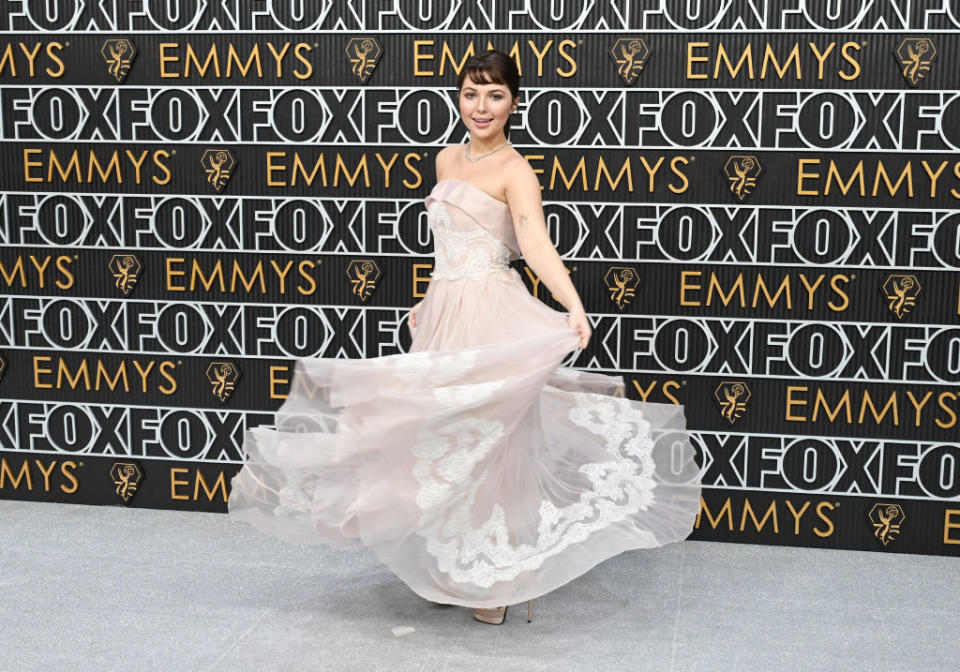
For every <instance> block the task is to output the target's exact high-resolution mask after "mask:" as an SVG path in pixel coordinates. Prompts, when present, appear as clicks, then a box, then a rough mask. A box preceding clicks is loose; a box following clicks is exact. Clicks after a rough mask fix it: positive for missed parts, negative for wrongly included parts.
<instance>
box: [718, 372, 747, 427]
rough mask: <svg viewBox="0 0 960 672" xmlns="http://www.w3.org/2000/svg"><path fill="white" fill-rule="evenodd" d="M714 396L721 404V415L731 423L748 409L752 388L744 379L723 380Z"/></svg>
mask: <svg viewBox="0 0 960 672" xmlns="http://www.w3.org/2000/svg"><path fill="white" fill-rule="evenodd" d="M713 396H714V398H715V399H716V400H717V403H718V404H720V415H722V416H723V417H725V418H726V419H727V422H729V423H730V424H731V425H732V424H733V423H734V422H736V421H737V419H738V418H740V416H741V415H743V412H744V411H745V410H747V402H748V401H750V388H749V387H747V384H746V383H744V382H742V381H739V380H738V381H734V382H728V381H723V382H721V383H720V384H719V385H717V389H715V390H714V391H713Z"/></svg>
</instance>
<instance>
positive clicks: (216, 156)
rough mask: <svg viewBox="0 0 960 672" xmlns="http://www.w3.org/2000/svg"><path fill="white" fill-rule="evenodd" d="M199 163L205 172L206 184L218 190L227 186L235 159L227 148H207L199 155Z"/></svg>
mask: <svg viewBox="0 0 960 672" xmlns="http://www.w3.org/2000/svg"><path fill="white" fill-rule="evenodd" d="M200 164H201V165H202V166H203V170H204V172H205V173H206V174H207V184H209V185H210V186H212V187H213V188H214V189H216V190H217V191H220V190H221V189H223V188H224V187H225V186H227V181H228V180H229V179H230V176H231V175H232V174H233V169H234V168H235V167H236V165H237V160H236V159H235V158H234V156H233V154H232V153H231V152H230V150H229V149H208V150H207V151H205V152H204V153H203V156H202V157H200Z"/></svg>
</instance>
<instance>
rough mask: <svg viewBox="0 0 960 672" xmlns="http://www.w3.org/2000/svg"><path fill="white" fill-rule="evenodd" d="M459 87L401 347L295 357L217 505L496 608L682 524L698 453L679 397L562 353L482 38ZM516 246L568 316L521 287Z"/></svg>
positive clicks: (533, 214)
mask: <svg viewBox="0 0 960 672" xmlns="http://www.w3.org/2000/svg"><path fill="white" fill-rule="evenodd" d="M457 88H458V95H459V106H460V115H461V119H462V121H463V123H464V125H465V126H466V128H467V129H468V131H469V141H468V142H467V143H465V144H464V145H454V146H451V147H446V148H444V149H443V150H442V151H441V152H440V153H439V154H438V155H437V157H436V166H435V167H436V173H437V177H438V178H439V179H438V181H437V183H436V185H435V186H434V188H433V190H432V191H431V192H430V194H429V195H428V196H427V198H426V199H425V204H426V208H427V213H428V214H427V218H428V222H429V224H430V228H431V231H432V232H433V236H434V247H435V257H436V260H435V261H436V263H435V267H434V273H433V275H432V278H431V282H430V285H429V287H428V289H427V292H426V295H425V297H424V299H423V300H422V301H421V302H420V303H418V304H417V305H416V306H414V307H413V309H412V310H411V312H410V320H409V324H410V330H411V333H412V334H413V341H412V343H411V347H410V351H409V352H407V353H402V354H398V355H390V356H385V357H374V358H370V359H365V360H343V359H340V360H338V359H331V358H320V359H303V360H298V361H297V362H296V366H295V368H294V378H293V381H292V384H291V388H292V389H291V392H290V395H289V396H288V398H287V400H286V401H285V402H284V404H283V406H282V407H281V408H280V409H279V410H278V412H277V416H276V417H277V430H276V431H274V430H271V429H267V428H263V427H258V428H254V429H252V430H249V431H248V432H247V434H246V437H245V439H246V441H245V445H244V447H245V449H246V451H247V454H248V460H247V463H246V464H245V465H244V467H243V469H242V470H241V471H240V472H239V473H238V474H237V475H236V476H235V477H234V478H233V480H232V484H231V485H232V488H231V494H230V499H229V510H230V513H231V515H233V516H235V517H237V518H239V519H242V520H246V521H248V522H250V523H251V524H253V525H255V526H256V527H258V528H259V529H261V530H262V531H264V532H267V533H269V534H273V535H275V536H278V537H280V538H282V539H285V540H287V541H290V542H293V543H314V544H326V545H330V546H361V545H362V546H368V547H370V548H372V549H373V550H374V551H375V552H376V553H377V555H378V557H379V558H380V559H381V560H382V561H383V562H384V564H386V565H387V566H388V567H389V568H390V569H391V570H392V571H393V572H394V573H396V574H397V575H398V576H399V577H400V578H401V579H402V580H403V581H405V582H406V583H407V585H408V586H410V588H411V589H413V590H414V591H415V592H416V593H417V594H419V595H420V596H422V597H424V598H426V599H428V600H431V601H434V602H441V603H447V604H458V605H462V606H467V607H471V608H473V609H474V617H475V618H476V619H477V620H479V621H483V622H486V623H495V624H496V623H502V622H503V620H504V617H505V615H506V609H507V607H506V605H508V604H513V603H517V602H523V601H529V600H532V599H533V598H535V597H538V596H540V595H543V594H545V593H547V592H549V591H550V590H553V589H554V588H556V587H558V586H560V585H563V584H564V583H567V582H568V581H570V580H571V579H573V578H575V577H577V576H579V575H580V574H582V573H584V572H586V571H587V570H589V569H590V568H591V567H593V566H595V565H596V564H597V563H599V562H600V561H602V560H604V559H606V558H609V557H611V556H613V555H616V554H617V553H620V552H622V551H625V550H628V549H634V548H652V547H656V546H662V545H664V544H667V543H670V542H674V541H679V540H681V539H683V538H685V537H686V536H687V535H688V534H689V532H690V531H691V529H692V527H693V522H694V519H695V517H696V515H697V511H698V510H699V504H700V485H699V481H698V478H697V476H698V473H699V467H698V466H697V464H696V462H695V460H694V450H693V448H692V447H691V445H690V443H689V439H688V436H687V434H686V432H685V430H684V413H683V407H682V406H676V405H672V404H654V403H642V402H639V401H633V400H629V399H626V398H625V396H624V383H623V380H622V379H620V378H619V377H615V376H608V375H603V374H598V373H588V372H584V371H577V370H574V369H571V368H569V367H564V366H562V362H563V359H564V358H565V357H566V356H567V355H568V354H569V353H570V352H571V351H573V350H575V349H576V348H577V347H578V346H579V347H581V348H583V347H586V345H587V344H588V342H589V339H590V336H591V330H590V325H589V322H588V321H587V317H586V313H585V312H584V308H583V304H582V302H581V301H580V297H579V295H578V294H577V291H576V289H575V288H574V286H573V283H572V282H571V281H570V278H569V276H568V275H567V272H566V269H565V268H564V266H563V263H562V262H561V260H560V257H559V255H558V254H557V251H556V250H555V249H554V247H553V244H552V243H551V241H550V238H549V237H548V235H547V230H546V224H545V219H544V214H543V208H542V205H541V200H540V185H539V182H538V180H537V177H536V175H535V173H534V172H533V170H532V169H531V168H530V166H529V165H528V164H527V162H526V161H525V160H524V158H523V156H522V155H521V154H519V153H518V152H517V151H516V150H515V149H514V148H513V147H512V146H511V145H510V144H509V143H508V142H507V139H506V138H507V133H509V126H510V114H511V113H512V112H514V111H516V109H517V105H518V95H519V75H518V72H517V69H516V67H515V65H514V63H513V61H512V60H511V59H510V58H509V57H508V56H506V55H505V54H503V53H501V52H498V51H493V50H490V51H487V52H484V53H482V54H479V55H478V56H475V57H474V58H472V59H471V60H470V61H469V62H468V63H467V64H466V66H465V67H464V68H463V70H462V72H461V73H460V77H459V81H458V87H457ZM521 255H522V256H523V258H524V260H525V262H526V264H527V265H528V266H529V267H530V268H531V270H532V271H533V272H534V273H535V274H536V275H537V276H538V277H539V278H540V279H541V280H542V281H543V283H544V285H546V287H547V289H549V290H550V291H551V292H552V293H553V295H554V296H555V297H556V298H557V299H558V300H559V301H560V303H561V304H562V305H563V306H564V307H566V308H567V310H568V312H567V313H566V314H565V313H561V312H559V311H556V310H554V309H552V308H550V307H548V306H546V305H545V304H543V303H542V302H540V301H539V300H538V299H536V298H534V297H533V296H532V295H531V294H530V292H529V291H527V289H526V286H525V285H524V284H523V281H522V279H521V277H520V274H519V273H518V272H517V271H516V270H515V269H514V268H512V267H510V266H509V262H510V261H513V260H515V259H519V258H520V257H521ZM529 617H530V611H529V606H528V620H529Z"/></svg>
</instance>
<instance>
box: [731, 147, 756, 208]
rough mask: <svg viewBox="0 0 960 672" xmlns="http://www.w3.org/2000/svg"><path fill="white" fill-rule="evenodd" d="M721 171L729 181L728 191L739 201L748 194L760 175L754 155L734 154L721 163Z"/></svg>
mask: <svg viewBox="0 0 960 672" xmlns="http://www.w3.org/2000/svg"><path fill="white" fill-rule="evenodd" d="M723 173H724V175H726V176H727V179H728V180H729V181H730V191H732V192H733V193H734V194H736V196H737V198H738V199H740V200H741V201H742V200H743V199H745V198H746V197H747V196H749V195H750V194H751V193H752V192H753V189H754V187H756V186H757V179H759V177H760V161H759V159H757V157H755V156H741V155H739V154H734V155H732V156H731V157H730V158H728V159H727V162H726V163H725V164H723Z"/></svg>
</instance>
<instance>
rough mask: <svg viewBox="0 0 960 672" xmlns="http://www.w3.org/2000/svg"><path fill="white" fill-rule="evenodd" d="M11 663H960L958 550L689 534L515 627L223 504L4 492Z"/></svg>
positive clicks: (548, 603)
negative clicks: (771, 542)
mask: <svg viewBox="0 0 960 672" xmlns="http://www.w3.org/2000/svg"><path fill="white" fill-rule="evenodd" d="M0 632H2V636H0V670H2V671H3V672H6V671H8V670H9V671H11V672H22V671H27V670H43V671H44V672H52V671H55V670H70V671H75V670H83V671H87V670H96V671H98V672H100V671H106V670H117V671H118V672H119V671H122V672H133V671H135V670H150V671H156V670H176V671H183V670H209V671H213V670H217V671H225V672H226V671H229V672H238V671H245V670H257V671H260V670H285V671H291V670H364V671H368V670H370V671H373V670H390V671H397V670H401V671H402V670H431V671H434V670H486V669H489V670H497V671H506V670H522V671H524V672H531V671H534V670H550V671H551V672H554V671H560V672H563V671H567V670H571V671H572V670H590V671H591V672H599V671H606V670H643V671H644V672H656V671H660V670H662V671H684V672H694V671H697V670H710V671H713V670H718V671H735V672H745V671H751V670H758V671H760V670H762V671H764V672H767V671H780V670H816V671H817V672H826V671H832V670H837V671H843V672H852V671H860V670H867V671H870V672H882V671H886V670H890V671H893V670H896V671H898V672H902V671H910V670H917V671H931V670H937V671H939V670H944V671H947V670H950V671H951V672H955V671H956V670H958V669H960V654H958V652H957V644H956V643H957V641H960V560H958V559H956V558H947V557H940V556H923V555H904V554H900V555H895V554H884V553H881V552H876V553H871V552H862V551H861V552H855V551H832V550H817V549H807V548H792V547H774V546H758V545H752V544H725V543H718V542H700V541H685V542H682V543H679V544H672V545H670V546H667V547H665V548H662V549H657V550H653V551H631V552H628V553H623V554H621V555H619V556H617V557H615V558H611V559H610V560H607V561H606V562H603V563H601V564H600V565H598V566H597V567H595V568H594V569H592V570H591V571H589V572H587V573H586V574H585V575H583V576H581V577H579V578H578V579H576V580H574V581H572V582H571V583H569V584H567V585H566V586H563V587H562V588H560V589H558V590H556V591H554V592H552V593H550V594H549V595H546V596H544V597H542V598H540V599H538V600H535V601H534V606H533V621H532V622H531V623H527V619H526V605H525V604H524V605H516V606H514V607H511V608H510V610H509V611H508V613H507V620H506V622H505V623H504V624H503V625H500V626H492V625H486V624H482V623H478V622H476V621H474V620H473V618H472V616H471V613H470V611H469V610H467V609H465V608H462V607H453V606H437V605H432V604H430V603H428V602H426V601H425V600H422V599H421V598H419V597H417V596H416V595H415V594H414V593H412V592H411V591H410V590H409V589H408V588H407V587H406V586H405V585H404V584H403V583H401V582H400V580H399V579H397V578H396V577H395V576H394V575H393V574H391V573H390V572H389V571H388V570H387V569H386V568H384V567H383V566H382V565H381V564H380V563H379V561H378V560H377V559H376V558H375V557H374V556H373V555H372V554H371V553H370V552H368V551H365V550H361V551H342V550H331V549H326V548H323V547H295V546H288V545H286V544H283V543H282V542H279V541H276V540H274V539H272V538H268V537H264V536H262V535H260V534H259V533H258V532H256V531H255V530H254V529H252V528H250V527H248V526H247V525H245V524H242V523H237V522H235V521H232V520H231V519H229V518H228V517H227V516H225V515H223V514H214V513H187V512H175V511H161V510H150V509H127V508H124V507H121V506H116V507H97V506H84V505H73V504H51V503H40V502H18V501H9V500H0Z"/></svg>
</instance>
